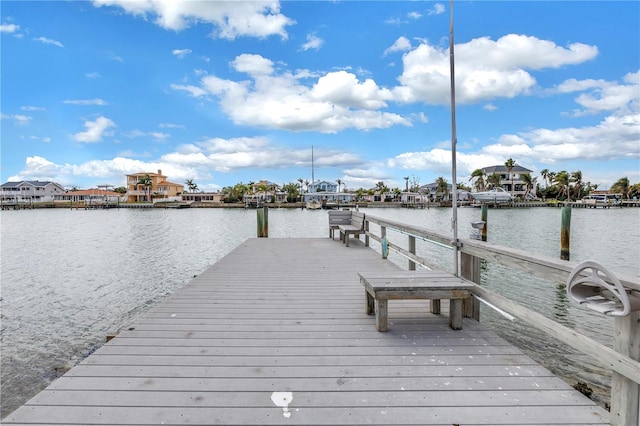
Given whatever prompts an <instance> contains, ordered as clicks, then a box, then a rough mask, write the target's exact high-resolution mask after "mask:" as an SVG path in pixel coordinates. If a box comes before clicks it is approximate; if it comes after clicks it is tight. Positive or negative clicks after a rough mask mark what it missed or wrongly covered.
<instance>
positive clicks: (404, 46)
mask: <svg viewBox="0 0 640 426" xmlns="http://www.w3.org/2000/svg"><path fill="white" fill-rule="evenodd" d="M410 49H411V41H410V40H409V39H408V38H406V37H404V36H402V37H398V39H397V40H396V41H395V42H394V43H393V44H392V45H391V47H389V48H387V49H385V51H384V56H386V55H388V54H389V53H392V52H406V51H407V50H410Z"/></svg>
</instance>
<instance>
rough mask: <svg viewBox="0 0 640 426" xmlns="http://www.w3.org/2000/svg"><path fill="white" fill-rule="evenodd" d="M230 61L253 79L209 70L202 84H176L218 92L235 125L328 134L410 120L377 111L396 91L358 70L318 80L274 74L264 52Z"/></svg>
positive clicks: (195, 90)
mask: <svg viewBox="0 0 640 426" xmlns="http://www.w3.org/2000/svg"><path fill="white" fill-rule="evenodd" d="M231 65H232V66H233V67H234V68H235V69H236V70H237V71H239V72H244V73H247V74H248V75H249V76H250V77H251V78H252V80H251V81H241V82H236V81H231V80H224V79H221V78H219V77H216V76H212V75H211V76H206V77H204V78H202V80H201V88H197V87H193V86H187V87H185V86H179V85H172V88H173V89H176V90H186V91H189V92H190V93H192V94H193V95H194V96H201V95H204V94H205V93H210V94H212V95H215V96H217V97H218V98H219V100H220V105H221V106H222V109H223V111H224V112H225V113H226V114H227V115H229V116H230V117H231V119H232V120H233V121H234V122H235V123H236V124H243V125H252V126H260V127H268V128H279V129H287V130H292V131H302V130H316V131H320V132H324V133H335V132H338V131H341V130H344V129H347V128H356V129H360V130H370V129H374V128H388V127H391V126H394V125H398V124H401V125H405V126H409V125H411V121H410V120H409V119H408V118H406V117H402V116H400V115H398V114H394V113H388V112H381V111H375V110H376V109H379V108H383V107H385V106H386V100H387V99H391V98H392V97H393V94H392V92H391V91H390V90H388V89H385V88H380V87H378V86H377V85H376V83H375V82H374V81H373V80H371V79H367V80H365V81H364V82H360V81H358V79H357V77H356V76H355V75H354V74H351V73H348V72H346V71H339V72H333V73H327V74H325V75H323V76H322V77H320V78H318V79H317V80H316V81H315V83H314V82H313V81H311V80H312V78H313V75H314V74H313V73H310V72H307V71H296V74H295V75H294V74H292V73H290V72H288V71H283V72H278V73H276V71H275V70H274V66H273V62H272V61H271V60H269V59H267V58H264V57H262V56H260V55H249V54H243V55H239V56H238V57H237V58H236V59H235V60H234V61H232V62H231ZM303 83H305V84H303ZM307 84H311V86H308V85H307ZM203 92H204V93H203Z"/></svg>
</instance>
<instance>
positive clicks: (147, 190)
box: [125, 170, 184, 203]
mask: <svg viewBox="0 0 640 426" xmlns="http://www.w3.org/2000/svg"><path fill="white" fill-rule="evenodd" d="M146 176H149V178H150V180H151V184H150V185H143V184H141V182H144V178H145V177H146ZM183 193H184V185H182V184H179V183H173V182H169V181H168V180H167V177H166V176H165V175H163V174H162V170H158V173H148V172H142V173H134V174H131V175H127V193H126V195H125V199H126V200H127V202H129V203H140V202H152V201H153V199H154V198H155V199H157V198H161V199H162V200H164V201H180V200H181V199H182V198H181V196H182V194H183Z"/></svg>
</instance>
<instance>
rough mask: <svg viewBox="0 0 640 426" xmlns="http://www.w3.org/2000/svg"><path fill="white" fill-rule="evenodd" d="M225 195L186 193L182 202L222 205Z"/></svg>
mask: <svg viewBox="0 0 640 426" xmlns="http://www.w3.org/2000/svg"><path fill="white" fill-rule="evenodd" d="M223 198H224V194H223V193H222V192H185V193H183V194H182V201H186V202H188V203H203V204H220V203H222V199H223Z"/></svg>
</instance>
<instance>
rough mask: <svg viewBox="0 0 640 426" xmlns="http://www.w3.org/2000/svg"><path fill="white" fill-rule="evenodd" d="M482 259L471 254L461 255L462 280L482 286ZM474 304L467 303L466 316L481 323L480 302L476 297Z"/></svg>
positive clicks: (465, 307)
mask: <svg viewBox="0 0 640 426" xmlns="http://www.w3.org/2000/svg"><path fill="white" fill-rule="evenodd" d="M480 271H481V270H480V258H478V257H475V256H473V255H471V254H467V253H461V254H460V274H461V275H462V278H464V279H467V280H469V281H471V282H474V283H476V284H480V278H481V277H480V274H481V272H480ZM471 300H472V301H473V302H472V303H470V304H469V303H466V304H465V306H464V308H463V309H464V316H465V317H473V318H474V319H475V320H477V321H480V301H479V300H477V299H476V298H475V297H473V298H472V299H471Z"/></svg>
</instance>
